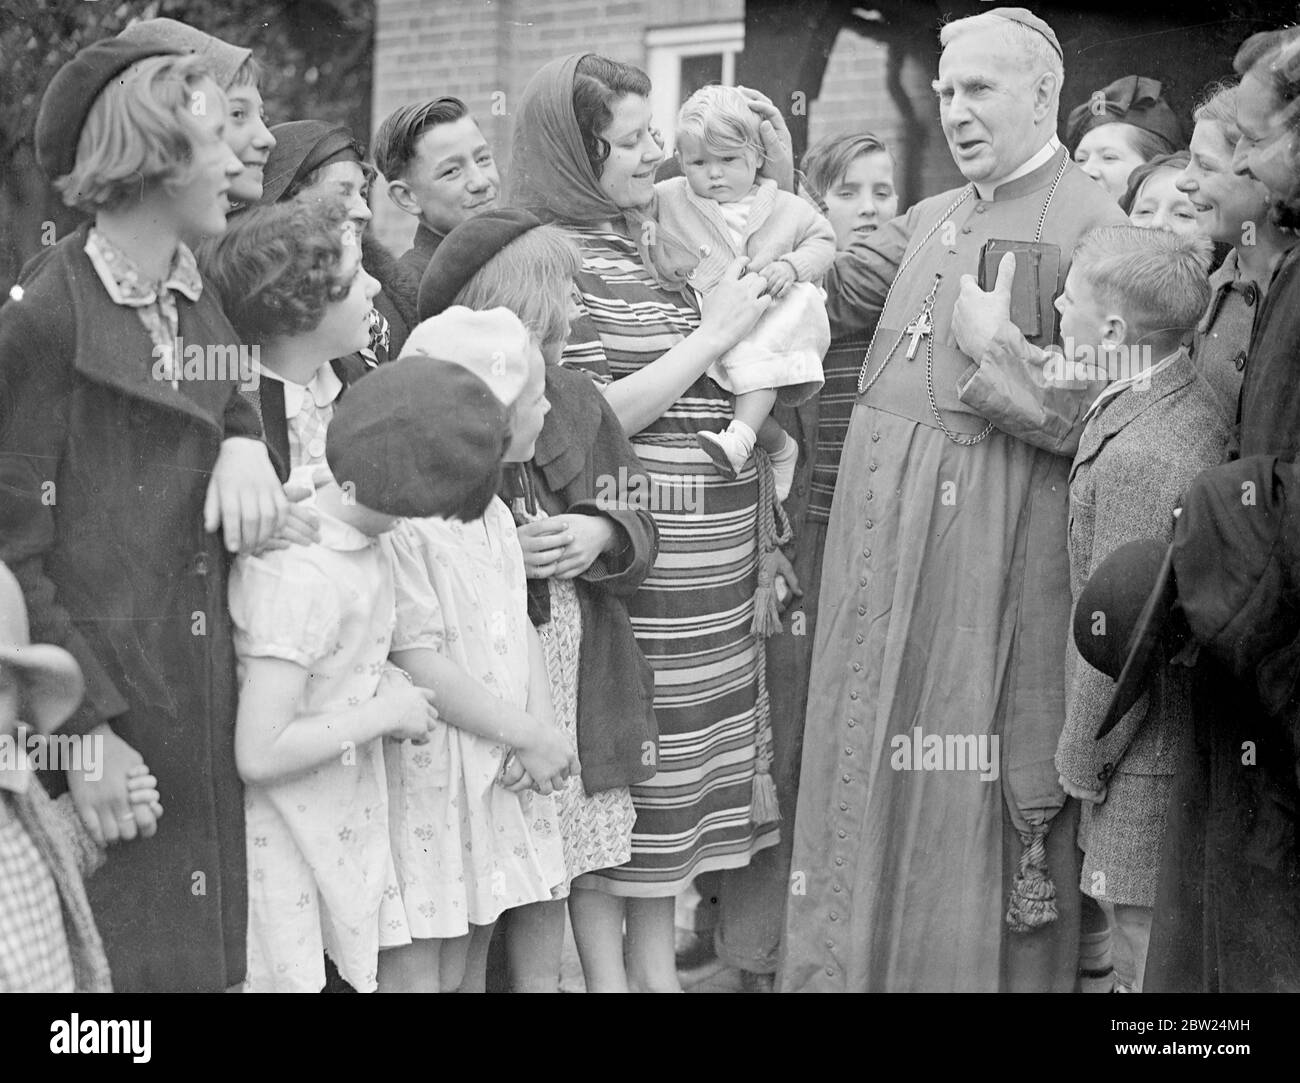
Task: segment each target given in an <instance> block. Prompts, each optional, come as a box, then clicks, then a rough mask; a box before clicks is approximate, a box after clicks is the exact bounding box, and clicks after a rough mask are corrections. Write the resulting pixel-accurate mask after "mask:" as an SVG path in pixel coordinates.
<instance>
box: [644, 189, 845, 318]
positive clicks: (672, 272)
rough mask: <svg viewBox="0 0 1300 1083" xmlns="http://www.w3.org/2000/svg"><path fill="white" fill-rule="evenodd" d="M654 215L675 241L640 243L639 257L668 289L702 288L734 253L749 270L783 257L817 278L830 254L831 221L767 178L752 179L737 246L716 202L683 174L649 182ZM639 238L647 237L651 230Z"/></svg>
mask: <svg viewBox="0 0 1300 1083" xmlns="http://www.w3.org/2000/svg"><path fill="white" fill-rule="evenodd" d="M655 220H656V222H657V223H658V227H659V232H661V233H662V234H663V235H664V237H665V239H666V240H668V239H671V240H673V241H676V242H678V243H677V244H668V243H664V244H655V243H648V244H643V245H642V249H643V251H642V259H643V261H644V262H645V265H646V266H647V267H653V268H654V269H655V271H656V273H657V274H658V275H659V277H660V279H661V280H662V281H663V282H664V283H665V284H666V285H667V286H669V287H670V288H673V289H680V288H681V287H682V286H683V285H690V286H691V287H692V288H693V289H695V290H697V291H698V292H700V293H708V291H709V290H711V289H713V287H714V286H716V285H717V284H718V282H719V280H721V278H722V275H723V272H724V271H726V269H727V265H728V264H730V263H731V261H732V260H734V259H735V258H736V257H737V256H748V257H749V261H750V262H749V270H751V271H759V270H762V269H763V268H764V267H766V266H767V265H768V264H769V263H771V262H773V261H774V260H778V259H784V260H786V261H787V262H789V264H790V265H791V266H792V267H793V268H794V269H795V273H796V275H797V276H798V279H799V281H800V282H812V281H814V280H816V279H819V278H821V276H822V275H823V274H825V273H826V269H827V268H828V267H830V265H831V261H832V260H834V258H835V231H834V230H833V229H831V224H830V223H829V222H828V221H826V219H825V218H823V217H822V216H821V215H820V214H818V213H817V211H815V210H814V209H813V208H812V207H811V206H809V205H808V203H806V202H805V201H804V200H802V199H800V198H799V197H798V196H796V195H792V194H791V193H789V192H782V191H781V190H780V189H778V188H777V186H776V181H773V180H767V179H761V180H760V181H759V182H758V190H757V191H756V192H755V193H754V205H753V208H752V209H751V210H750V212H749V222H748V223H747V224H746V226H745V236H744V238H743V241H744V243H743V244H741V245H740V246H737V245H736V243H735V241H734V240H733V239H732V234H731V230H730V228H729V227H728V225H727V223H726V220H725V219H724V218H723V216H722V212H721V211H720V210H719V209H718V204H717V203H715V202H714V201H713V200H711V199H702V198H701V197H700V196H697V195H696V194H695V193H694V192H693V191H691V187H690V185H689V184H688V183H687V182H686V178H685V177H673V178H672V179H671V180H666V181H661V182H660V183H658V184H656V185H655ZM645 239H646V240H651V241H652V240H653V234H652V235H651V236H650V237H647V238H645ZM682 242H684V243H685V246H686V247H685V250H682V249H681V243H682ZM696 260H698V262H696Z"/></svg>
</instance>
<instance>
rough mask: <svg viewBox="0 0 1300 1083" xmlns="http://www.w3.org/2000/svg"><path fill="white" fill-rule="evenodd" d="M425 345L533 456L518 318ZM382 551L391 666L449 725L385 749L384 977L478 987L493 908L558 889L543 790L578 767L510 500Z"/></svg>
mask: <svg viewBox="0 0 1300 1083" xmlns="http://www.w3.org/2000/svg"><path fill="white" fill-rule="evenodd" d="M426 350H427V351H429V352H430V353H431V354H432V355H435V356H437V357H440V358H446V359H447V360H446V361H443V362H437V363H443V364H449V365H450V364H456V365H461V364H463V365H465V366H466V367H467V368H470V369H471V370H472V371H475V372H477V373H479V374H480V375H481V376H483V378H484V380H485V382H486V383H488V384H489V386H491V387H492V389H493V391H494V392H495V393H496V394H497V396H498V398H499V399H500V400H501V401H502V402H503V403H505V404H506V405H507V407H508V408H509V410H510V416H511V437H510V443H509V447H508V448H507V450H506V454H505V458H506V459H507V460H508V461H522V460H525V459H528V458H529V457H531V455H532V453H533V444H534V442H535V441H536V439H537V435H538V433H539V432H540V430H541V426H542V418H543V417H544V416H545V413H546V410H547V402H546V396H545V392H544V386H543V383H544V371H543V363H542V357H541V353H540V352H539V350H538V348H537V345H536V343H535V342H534V341H533V340H532V338H531V337H530V336H529V335H528V333H527V331H526V330H525V329H524V327H523V325H522V324H521V323H520V322H519V320H518V318H517V317H516V316H514V315H513V314H512V313H509V312H507V311H506V310H505V309H500V308H498V309H493V310H490V311H488V312H481V313H471V312H470V311H469V310H468V309H465V308H452V309H449V310H448V311H447V312H445V313H443V314H442V315H440V316H437V317H435V318H434V319H431V320H426V321H425V322H424V323H422V324H421V325H420V326H419V327H417V328H416V329H415V331H414V332H412V334H411V337H410V339H408V341H407V345H406V351H407V352H408V353H410V352H419V351H426ZM399 363H401V362H399ZM448 468H449V469H455V465H454V464H448ZM385 546H386V548H387V549H388V550H389V552H390V555H391V558H392V561H393V569H394V576H395V581H396V586H397V626H396V629H395V631H394V635H393V652H392V660H393V661H394V662H396V663H397V664H398V665H399V666H401V667H402V668H403V669H404V670H406V671H407V672H408V673H410V674H411V676H412V678H413V679H414V680H415V681H416V683H418V684H421V685H425V686H427V687H430V688H432V689H434V691H435V694H436V697H437V698H436V699H435V702H436V703H438V705H439V710H440V714H441V716H442V721H443V724H440V725H439V726H438V727H436V729H435V731H434V734H433V738H432V740H431V742H430V743H429V744H428V745H427V746H424V747H419V748H417V747H412V746H410V745H409V744H402V745H397V744H389V745H388V747H387V749H386V752H387V759H388V766H389V792H390V804H391V808H392V836H393V853H394V858H395V860H396V863H397V869H398V875H399V878H400V881H401V889H402V898H403V901H404V903H405V909H406V913H407V916H408V920H409V922H410V930H411V936H412V938H413V943H412V944H411V945H409V946H408V947H403V948H398V949H396V950H394V951H392V952H388V953H385V955H384V957H383V960H382V967H381V975H380V986H381V988H382V989H384V990H391V991H413V990H420V991H452V990H459V991H460V992H478V991H481V990H482V989H483V986H484V982H485V967H486V960H487V947H488V943H489V940H490V937H491V932H492V926H493V925H494V923H495V922H496V920H497V918H498V917H500V915H501V914H502V913H503V912H504V911H506V910H510V909H513V908H515V907H521V906H527V905H529V904H532V903H542V902H549V901H550V900H552V899H553V898H555V897H557V896H559V895H560V894H562V893H563V891H564V889H565V887H566V877H565V866H564V854H563V849H562V844H561V837H560V823H559V815H558V811H557V809H556V806H555V802H554V799H553V797H552V796H551V794H552V791H553V789H554V788H555V787H556V786H558V785H560V784H561V783H563V781H564V780H565V779H566V778H567V777H568V775H569V774H570V773H575V772H576V771H577V768H578V764H577V760H576V756H574V754H573V749H572V745H571V743H570V742H569V741H568V740H567V738H565V737H564V736H563V734H561V733H560V731H559V730H558V729H557V727H556V726H555V723H554V717H553V712H552V707H551V700H550V690H549V688H548V683H547V675H546V664H545V659H544V656H543V654H542V647H541V643H540V641H539V639H538V637H537V633H536V631H535V630H534V629H533V627H532V625H531V623H530V622H529V620H528V615H527V610H526V601H525V598H526V595H525V583H524V561H523V554H522V551H521V549H520V546H519V540H518V538H517V536H516V534H515V524H514V520H513V518H512V517H511V514H510V510H509V509H508V508H507V507H506V506H505V504H504V503H502V502H501V500H500V499H499V498H497V497H495V495H494V496H493V497H492V499H491V501H490V503H488V505H487V509H486V511H485V512H484V513H483V515H482V517H481V518H479V519H476V520H473V521H460V522H457V521H452V520H450V519H441V518H425V519H412V520H408V521H407V522H405V523H403V524H401V526H399V527H398V529H397V530H395V531H394V532H393V533H392V534H391V535H390V536H389V537H388V538H387V539H386V540H385ZM449 663H450V664H449ZM484 691H486V693H487V695H486V696H484V694H483V693H484ZM475 697H477V698H478V700H479V703H478V705H477V708H476V709H472V708H473V705H471V704H469V703H467V702H466V700H467V699H473V698H475ZM485 706H488V707H490V709H488V710H486V711H485V710H484V709H483V708H484V707H485ZM518 767H522V768H523V771H522V773H521V772H520V771H518V769H517V768H518ZM506 778H510V779H514V781H513V783H511V784H509V785H507V784H506V782H505V779H506ZM534 787H536V790H537V792H530V791H531V790H532V789H533V788H534ZM539 950H540V945H539Z"/></svg>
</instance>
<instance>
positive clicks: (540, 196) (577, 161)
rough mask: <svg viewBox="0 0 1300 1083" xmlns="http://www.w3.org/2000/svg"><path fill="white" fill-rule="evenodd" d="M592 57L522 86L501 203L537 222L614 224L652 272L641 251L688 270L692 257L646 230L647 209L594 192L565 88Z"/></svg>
mask: <svg viewBox="0 0 1300 1083" xmlns="http://www.w3.org/2000/svg"><path fill="white" fill-rule="evenodd" d="M592 55H594V54H592V53H574V54H573V55H572V56H566V57H561V58H559V59H558V60H552V61H550V62H549V63H547V64H543V65H542V67H541V68H539V69H538V71H537V73H536V74H535V75H534V76H533V77H532V78H531V79H529V80H528V85H527V86H525V87H524V93H523V97H522V99H521V101H520V105H519V112H518V116H517V119H516V121H515V133H514V142H513V144H512V147H511V155H510V173H509V177H508V179H507V182H506V198H505V201H504V202H505V203H506V205H507V206H510V207H520V208H522V209H524V210H527V211H531V212H532V213H533V214H535V215H537V217H538V218H540V219H541V220H542V221H543V222H558V223H561V224H567V225H596V224H598V223H601V222H611V221H612V222H617V221H619V220H620V219H621V220H622V221H623V222H624V223H625V225H626V227H627V235H628V236H629V237H631V238H632V239H633V240H634V241H635V242H636V243H637V245H638V247H639V248H640V250H641V261H642V262H643V263H644V264H645V265H646V267H647V268H648V269H650V268H652V263H651V260H650V254H649V251H648V248H647V246H648V245H649V244H652V243H653V244H656V245H658V246H660V247H661V248H663V249H665V250H671V251H672V259H673V260H674V261H676V262H681V263H685V264H686V265H690V264H691V263H692V262H694V261H697V260H699V258H700V253H699V252H698V251H697V250H696V249H695V248H693V247H692V246H691V245H688V244H687V243H686V242H685V241H683V240H682V239H681V238H678V237H675V236H672V235H671V234H669V233H667V232H666V231H664V230H663V229H661V228H659V227H658V225H657V224H656V225H655V226H654V228H653V229H650V230H647V229H646V228H645V226H646V224H647V223H654V208H653V204H648V205H646V206H644V207H619V206H618V205H617V204H615V203H614V201H613V200H611V199H610V198H609V196H608V195H606V193H605V192H604V190H603V189H602V188H601V187H600V181H599V179H598V178H597V176H596V173H595V170H593V169H592V167H591V159H590V158H588V157H587V147H586V144H585V143H583V141H582V129H581V127H579V125H578V118H577V116H575V114H574V112H573V81H574V77H575V76H576V74H577V71H578V65H579V64H580V63H581V62H582V61H583V60H584V59H585V58H586V57H588V56H592Z"/></svg>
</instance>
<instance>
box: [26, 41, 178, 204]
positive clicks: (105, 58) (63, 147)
mask: <svg viewBox="0 0 1300 1083" xmlns="http://www.w3.org/2000/svg"><path fill="white" fill-rule="evenodd" d="M175 52H177V50H176V49H173V48H171V47H170V46H167V45H162V44H160V43H158V42H156V41H154V42H144V41H127V40H123V39H122V38H120V37H119V38H104V39H102V40H100V41H97V42H94V43H93V44H91V45H87V46H86V47H85V48H84V49H82V50H81V52H79V53H78V54H77V55H76V56H74V57H73V58H72V59H71V60H69V61H68V62H67V63H66V64H64V65H63V67H61V68H60V69H59V70H58V71H57V72H55V73H54V78H53V79H51V80H50V85H49V86H48V87H46V88H45V94H44V95H43V96H42V97H41V107H40V111H39V112H38V113H37V114H36V161H37V164H39V165H40V167H41V169H42V170H43V171H44V173H45V175H46V176H47V177H49V178H50V180H57V179H58V178H59V177H62V176H65V175H66V174H68V173H71V172H72V167H73V166H74V165H75V164H76V161H77V143H78V141H79V140H80V139H81V129H82V128H83V127H84V126H85V124H86V117H87V116H88V115H89V113H90V107H91V106H92V105H94V104H95V99H96V98H98V97H99V95H100V94H101V93H102V92H103V90H104V88H105V87H106V86H108V84H109V83H111V82H112V81H113V80H114V79H115V78H116V77H117V76H119V75H121V74H122V72H124V71H126V69H127V68H129V67H130V66H131V65H132V64H134V63H136V61H138V60H144V59H145V58H146V57H150V56H166V55H168V54H170V53H175Z"/></svg>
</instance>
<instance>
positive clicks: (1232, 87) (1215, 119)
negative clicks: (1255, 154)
mask: <svg viewBox="0 0 1300 1083" xmlns="http://www.w3.org/2000/svg"><path fill="white" fill-rule="evenodd" d="M1192 120H1193V121H1195V122H1196V123H1197V124H1199V123H1201V121H1207V122H1209V123H1211V124H1217V125H1218V126H1219V127H1220V128H1221V129H1222V130H1223V138H1224V139H1225V140H1226V141H1227V144H1228V146H1230V147H1235V146H1236V145H1237V144H1238V143H1239V142H1240V141H1241V129H1240V128H1239V127H1237V84H1236V83H1232V82H1227V81H1224V82H1219V83H1215V84H1214V85H1213V86H1211V87H1209V88H1208V89H1207V90H1206V92H1205V95H1204V96H1203V97H1202V98H1201V100H1200V102H1199V103H1198V104H1197V106H1196V108H1195V109H1193V110H1192Z"/></svg>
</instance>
